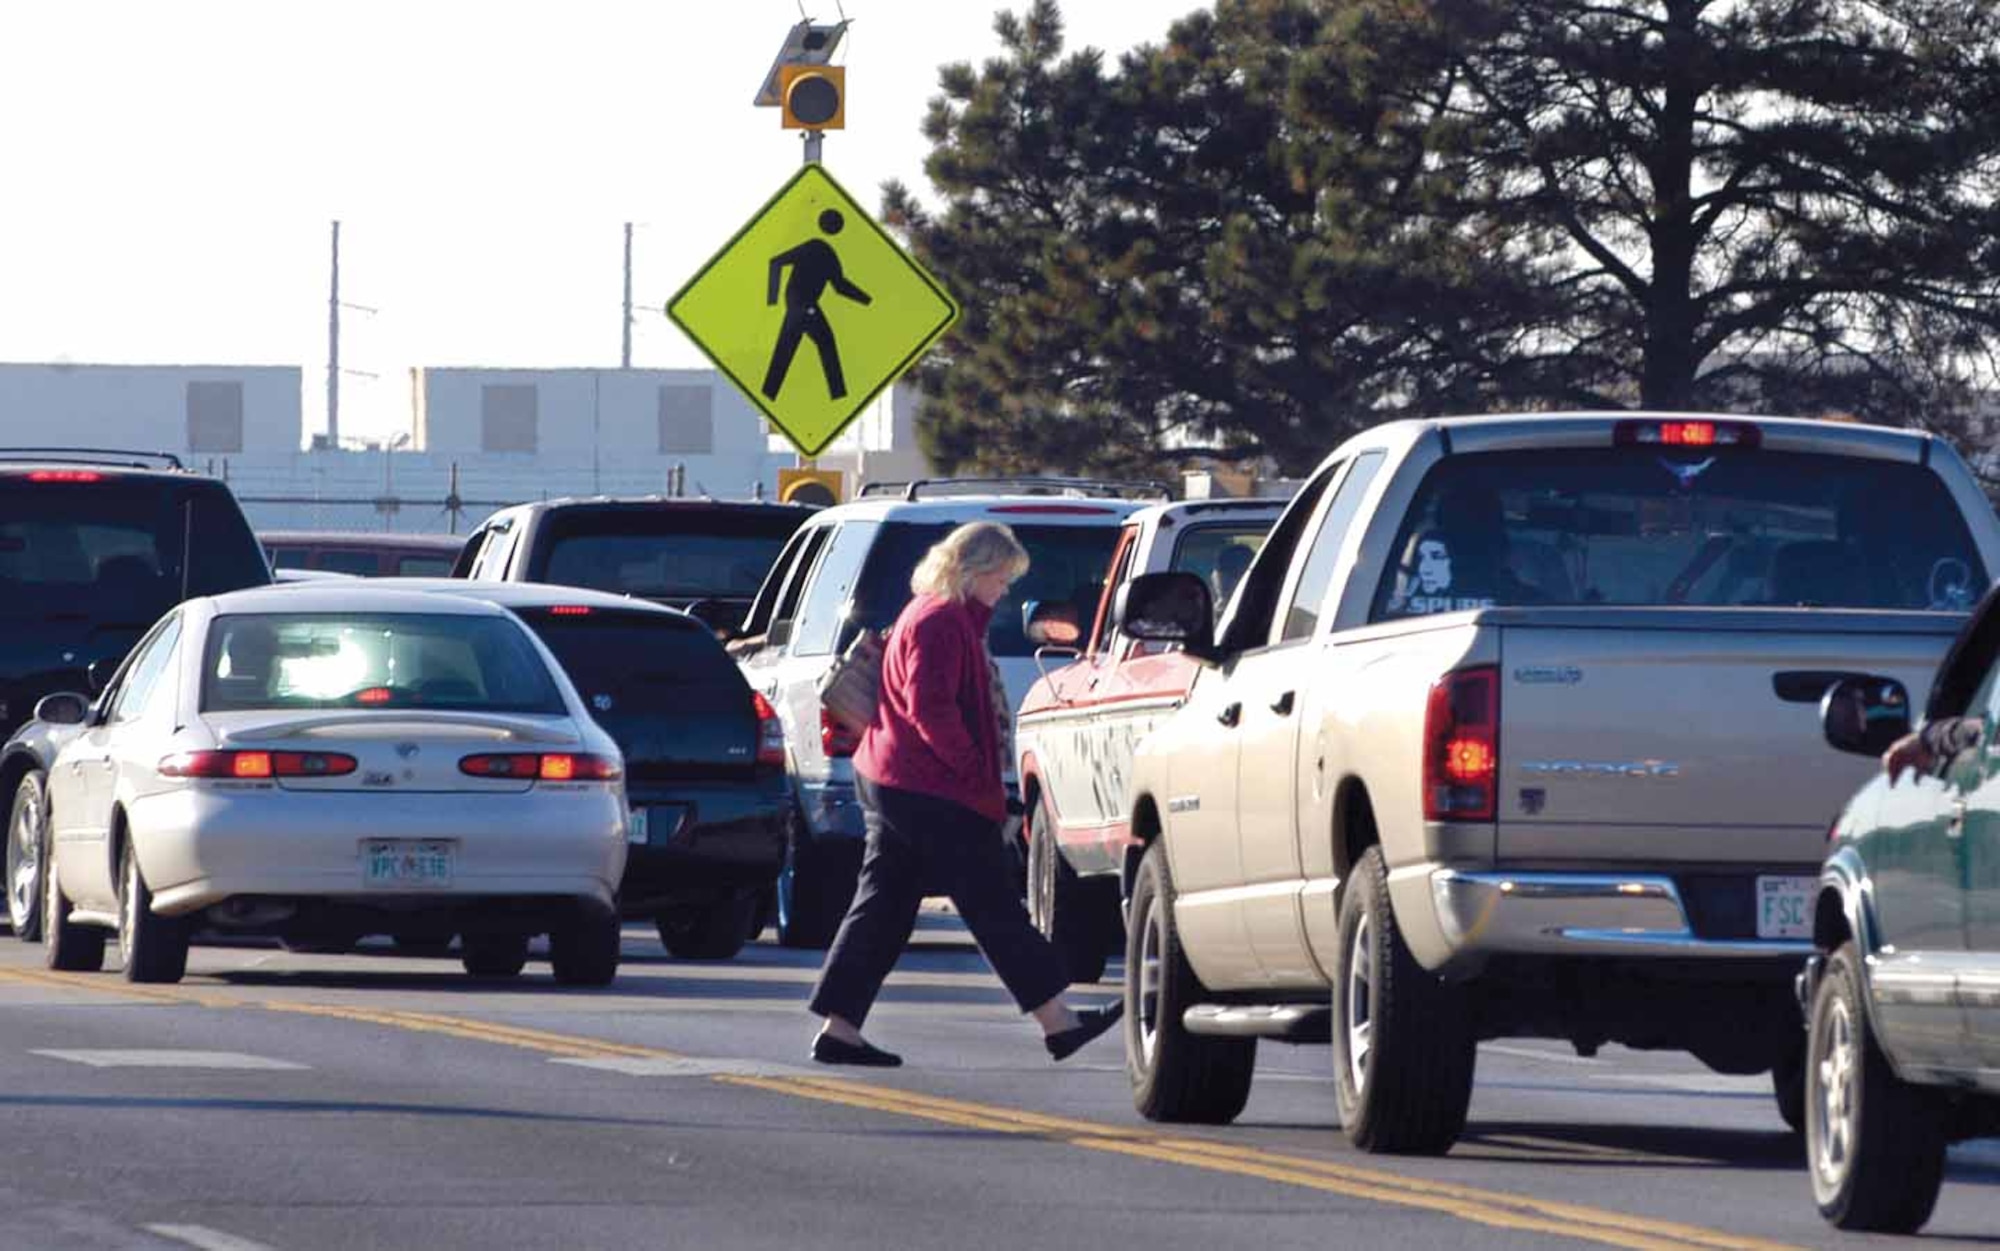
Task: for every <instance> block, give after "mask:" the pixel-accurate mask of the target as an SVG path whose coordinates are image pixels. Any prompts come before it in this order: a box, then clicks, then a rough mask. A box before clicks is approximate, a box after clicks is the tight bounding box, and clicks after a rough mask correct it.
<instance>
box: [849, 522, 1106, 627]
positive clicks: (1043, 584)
mask: <svg viewBox="0 0 2000 1251" xmlns="http://www.w3.org/2000/svg"><path fill="white" fill-rule="evenodd" d="M1118 521H1119V518H1118V517H1117V516H1115V515H1109V514H1107V516H1106V518H1105V522H1106V524H1104V525H1101V526H1014V527H1013V531H1014V537H1016V538H1018V539H1020V540H1021V545H1022V546H1023V547H1025V548H1027V549H1028V561H1029V564H1028V572H1027V573H1025V574H1023V575H1022V576H1021V578H1020V579H1019V580H1018V581H1016V582H1015V583H1014V585H1013V586H1012V587H1011V588H1009V589H1008V591H1007V597H1006V598H1005V599H1003V600H1001V601H1000V603H999V605H998V606H997V607H996V608H995V609H994V612H993V624H992V625H991V626H989V627H988V628H987V631H986V648H987V650H988V651H989V652H991V653H992V654H993V655H995V656H1032V655H1034V654H1035V647H1034V644H1032V643H1030V642H1029V641H1028V637H1027V635H1025V634H1023V633H1022V631H1021V606H1022V605H1023V604H1025V603H1028V602H1029V601H1031V600H1035V601H1041V602H1043V603H1048V602H1051V601H1061V602H1067V603H1070V604H1074V605H1075V606H1076V611H1077V620H1079V621H1089V620H1090V619H1091V616H1092V615H1093V614H1094V613H1096V611H1097V601H1098V599H1099V597H1100V596H1102V594H1103V593H1104V569H1105V566H1106V565H1108V564H1109V563H1110V561H1111V549H1112V548H1114V547H1116V546H1117V544H1118ZM956 528H957V526H956V524H955V523H950V522H944V523H939V524H936V525H920V524H917V523H913V522H897V521H892V522H889V523H887V524H885V525H884V526H883V527H882V531H881V533H880V534H879V535H878V536H877V537H876V540H875V546H874V548H873V549H872V550H870V551H869V553H868V562H867V564H866V565H864V566H863V568H862V571H861V582H860V585H859V586H858V587H857V588H856V591H855V611H854V614H853V616H852V618H851V619H850V623H851V622H853V621H859V622H861V623H863V624H865V625H868V626H869V627H871V628H880V627H882V626H886V625H889V624H890V623H892V622H894V621H895V619H896V614H898V613H900V612H902V611H903V605H904V604H906V603H908V602H909V600H910V574H911V573H913V572H914V571H915V570H916V567H917V562H918V561H920V560H922V559H923V556H924V553H925V552H927V551H929V550H930V549H931V546H932V545H933V544H935V543H936V542H937V541H938V540H939V539H942V538H943V537H944V536H945V535H947V534H949V533H951V532H952V531H953V530H954V529H956ZM840 646H842V647H845V646H846V639H845V638H843V639H842V640H841V643H840Z"/></svg>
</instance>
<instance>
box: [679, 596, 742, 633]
mask: <svg viewBox="0 0 2000 1251" xmlns="http://www.w3.org/2000/svg"><path fill="white" fill-rule="evenodd" d="M686 611H687V615H688V616H690V617H693V618H694V619H695V620H696V621H699V622H701V623H702V624H703V625H705V626H707V627H708V628H709V630H710V632H711V633H713V634H714V635H715V637H716V638H719V639H721V640H722V641H723V642H725V643H726V642H729V641H730V640H731V639H734V638H736V637H737V635H738V631H739V630H740V628H741V627H742V625H743V610H742V609H740V608H735V607H732V606H730V605H728V604H725V603H722V602H721V601H720V600H713V599H698V600H696V601H694V602H693V603H692V604H689V605H688V606H687V610H686Z"/></svg>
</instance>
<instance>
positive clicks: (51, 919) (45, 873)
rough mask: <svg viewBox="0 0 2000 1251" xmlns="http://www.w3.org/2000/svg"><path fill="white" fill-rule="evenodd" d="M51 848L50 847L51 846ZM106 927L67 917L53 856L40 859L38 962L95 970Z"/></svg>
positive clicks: (66, 969) (100, 964)
mask: <svg viewBox="0 0 2000 1251" xmlns="http://www.w3.org/2000/svg"><path fill="white" fill-rule="evenodd" d="M51 850H53V848H51ZM109 937H110V931H109V930H101V929H98V928H97V927H96V926H94V925H84V924H83V923H81V922H79V921H72V920H70V902H69V897H68V896H67V895H65V894H63V888H62V880H61V878H60V877H59V876H58V875H57V873H56V858H55V857H54V856H53V855H51V856H48V857H47V858H45V859H44V860H43V861H42V963H43V964H46V965H47V966H48V967H50V968H52V969H60V970H62V971H64V972H66V973H95V972H97V971H98V970H100V969H102V968H103V967H104V940H105V939H106V938H109Z"/></svg>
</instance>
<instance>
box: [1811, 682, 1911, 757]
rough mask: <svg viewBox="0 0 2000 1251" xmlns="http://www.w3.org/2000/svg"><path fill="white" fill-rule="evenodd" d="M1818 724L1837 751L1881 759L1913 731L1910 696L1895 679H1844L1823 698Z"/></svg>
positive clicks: (1820, 702) (1828, 690) (1834, 685)
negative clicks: (1898, 740) (1898, 741)
mask: <svg viewBox="0 0 2000 1251" xmlns="http://www.w3.org/2000/svg"><path fill="white" fill-rule="evenodd" d="M1819 723H1820V727H1821V729H1823V730H1824V731H1825V733H1826V741H1827V743H1828V744H1829V745H1830V746H1832V747H1833V748H1835V749H1836V750H1838V751H1844V752H1852V753H1854V754H1855V755H1857V756H1880V755H1881V754H1882V753H1883V752H1885V751H1888V750H1889V748H1890V746H1891V745H1892V744H1893V743H1895V741H1896V740H1897V739H1899V738H1901V737H1903V736H1904V735H1905V734H1908V733H1909V732H1910V693H1909V692H1908V691H1906V690H1904V689H1903V684H1902V683H1901V682H1898V681H1896V680H1895V679H1894V678H1877V677H1846V678H1842V679H1841V680H1840V681H1838V682H1835V683H1834V684H1833V685H1832V686H1830V687H1828V688H1827V691H1826V694H1825V695H1822V696H1821V697H1820V701H1819Z"/></svg>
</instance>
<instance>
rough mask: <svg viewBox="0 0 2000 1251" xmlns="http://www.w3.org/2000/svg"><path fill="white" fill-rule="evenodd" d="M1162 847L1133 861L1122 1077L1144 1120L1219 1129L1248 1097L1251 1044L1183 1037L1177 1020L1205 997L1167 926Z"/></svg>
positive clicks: (1168, 884)
mask: <svg viewBox="0 0 2000 1251" xmlns="http://www.w3.org/2000/svg"><path fill="white" fill-rule="evenodd" d="M1173 902H1174V884H1173V875H1172V872H1171V871H1170V870H1169V869H1168V868H1167V849H1166V846H1165V844H1163V843H1161V842H1159V841H1157V840H1155V841H1154V843H1153V845H1152V846H1151V847H1149V848H1147V849H1146V856H1145V859H1144V860H1142V861H1140V863H1139V875H1138V880H1137V881H1136V882H1134V883H1133V888H1132V907H1131V909H1130V911H1129V912H1128V914H1127V916H1128V920H1127V924H1126V930H1125V1075H1126V1077H1127V1078H1129V1079H1130V1080H1131V1083H1132V1106H1133V1107H1135V1108H1137V1109H1138V1110H1139V1115H1141V1116H1143V1117H1145V1118H1146V1119H1147V1120H1149V1121H1182V1122H1194V1123H1197V1124H1203V1125H1226V1124H1228V1123H1229V1122H1230V1121H1233V1120H1235V1119H1236V1117H1237V1114H1239V1113H1240V1112H1242V1111H1243V1105H1244V1104H1245V1103H1247V1102H1249V1099H1250V1079H1251V1078H1252V1077H1253V1076H1255V1075H1256V1071H1257V1040H1256V1039H1254V1038H1224V1037H1218V1036H1211V1035H1202V1034H1190V1033H1188V1031H1187V1030H1186V1028H1185V1027H1183V1026H1182V1024H1181V1015H1182V1014H1183V1013H1184V1012H1186V1011H1187V1010H1188V1009H1189V1008H1190V1007H1192V1006H1194V1005H1195V1004H1198V1003H1200V1002H1201V1001H1202V999H1203V998H1204V997H1205V996H1206V993H1207V992H1206V991H1204V990H1203V989H1202V985H1201V982H1200V981H1199V980H1198V979H1197V978H1196V977H1195V975H1194V969H1193V968H1192V967H1190V966H1189V964H1188V962H1187V956H1186V955H1185V954H1183V953H1182V951H1181V945H1180V933H1179V931H1178V930H1176V929H1175V928H1174V909H1173Z"/></svg>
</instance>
